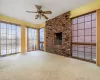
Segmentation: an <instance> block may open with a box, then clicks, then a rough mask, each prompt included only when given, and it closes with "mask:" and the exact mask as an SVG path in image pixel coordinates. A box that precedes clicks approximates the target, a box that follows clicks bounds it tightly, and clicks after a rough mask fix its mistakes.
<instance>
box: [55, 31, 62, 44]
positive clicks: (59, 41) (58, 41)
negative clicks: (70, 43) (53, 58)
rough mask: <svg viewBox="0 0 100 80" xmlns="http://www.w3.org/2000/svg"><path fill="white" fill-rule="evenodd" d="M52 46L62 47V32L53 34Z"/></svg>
mask: <svg viewBox="0 0 100 80" xmlns="http://www.w3.org/2000/svg"><path fill="white" fill-rule="evenodd" d="M54 36H55V38H54V44H55V45H62V32H60V33H54Z"/></svg>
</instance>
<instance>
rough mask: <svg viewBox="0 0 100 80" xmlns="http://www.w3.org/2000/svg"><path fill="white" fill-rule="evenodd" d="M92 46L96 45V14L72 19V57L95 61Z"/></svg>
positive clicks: (94, 51) (94, 52)
mask: <svg viewBox="0 0 100 80" xmlns="http://www.w3.org/2000/svg"><path fill="white" fill-rule="evenodd" d="M76 43H77V44H76ZM92 44H96V12H93V13H89V14H86V15H83V16H80V17H76V18H73V19H72V56H73V57H76V58H80V59H84V60H89V61H96V50H95V49H96V46H95V45H92ZM80 46H81V47H80ZM82 46H84V47H82ZM75 49H76V50H75Z"/></svg>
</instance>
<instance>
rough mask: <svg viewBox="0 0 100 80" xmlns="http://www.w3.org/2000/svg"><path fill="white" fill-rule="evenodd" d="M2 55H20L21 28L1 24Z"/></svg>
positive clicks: (0, 48)
mask: <svg viewBox="0 0 100 80" xmlns="http://www.w3.org/2000/svg"><path fill="white" fill-rule="evenodd" d="M0 46H1V47H0V53H1V55H7V54H14V53H18V52H20V50H21V28H20V26H18V25H15V24H9V23H5V22H0Z"/></svg>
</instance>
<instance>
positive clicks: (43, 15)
mask: <svg viewBox="0 0 100 80" xmlns="http://www.w3.org/2000/svg"><path fill="white" fill-rule="evenodd" d="M35 7H36V9H37V12H34V11H26V12H28V13H37V15H36V16H35V19H38V18H40V19H41V17H44V18H45V19H48V17H47V16H46V15H45V14H52V12H51V11H43V10H41V8H42V6H39V5H35Z"/></svg>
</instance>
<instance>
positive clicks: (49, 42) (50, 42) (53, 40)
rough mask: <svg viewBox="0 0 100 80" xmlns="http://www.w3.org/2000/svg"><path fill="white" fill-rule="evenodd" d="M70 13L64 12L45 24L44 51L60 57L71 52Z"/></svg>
mask: <svg viewBox="0 0 100 80" xmlns="http://www.w3.org/2000/svg"><path fill="white" fill-rule="evenodd" d="M70 49H71V21H70V12H66V13H64V14H62V15H60V16H57V17H56V18H53V19H51V20H48V21H47V22H46V51H47V52H50V53H53V54H58V55H62V56H70V55H71V52H70Z"/></svg>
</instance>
